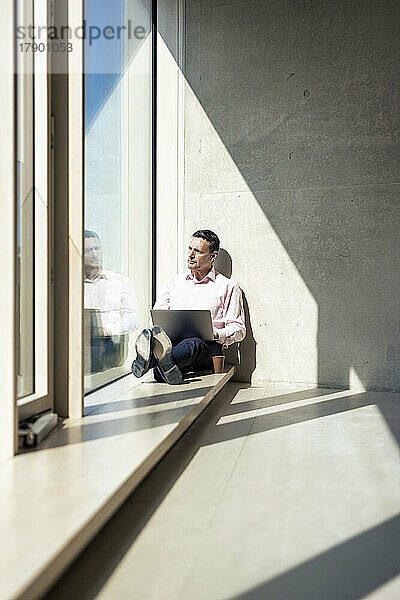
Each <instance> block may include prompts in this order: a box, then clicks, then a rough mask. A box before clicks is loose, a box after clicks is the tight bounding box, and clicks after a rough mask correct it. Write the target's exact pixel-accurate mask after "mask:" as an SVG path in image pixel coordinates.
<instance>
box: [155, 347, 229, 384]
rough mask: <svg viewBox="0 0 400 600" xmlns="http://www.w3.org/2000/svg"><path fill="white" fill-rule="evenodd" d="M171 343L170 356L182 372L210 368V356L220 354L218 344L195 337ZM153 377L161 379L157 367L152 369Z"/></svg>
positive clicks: (220, 348) (220, 349)
mask: <svg viewBox="0 0 400 600" xmlns="http://www.w3.org/2000/svg"><path fill="white" fill-rule="evenodd" d="M172 344H173V345H172V358H173V359H174V361H175V363H176V364H177V366H178V367H179V369H180V370H181V372H182V373H188V372H189V371H205V370H207V369H211V368H212V360H211V357H212V356H217V355H220V354H222V347H221V345H220V344H217V342H204V341H203V340H201V339H200V338H197V337H192V338H186V339H184V340H180V341H177V342H173V343H172ZM152 366H153V365H152ZM154 378H155V380H156V381H163V378H162V377H161V374H160V372H159V371H158V369H157V367H156V368H155V369H154Z"/></svg>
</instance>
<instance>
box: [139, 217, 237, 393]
mask: <svg viewBox="0 0 400 600" xmlns="http://www.w3.org/2000/svg"><path fill="white" fill-rule="evenodd" d="M218 250H219V239H218V236H217V235H216V234H215V233H214V232H213V231H210V230H209V229H204V230H200V231H196V232H195V233H194V234H193V236H192V239H191V241H190V245H189V253H188V259H187V264H188V269H189V270H188V272H186V273H182V274H180V275H176V276H174V277H172V278H171V279H170V280H169V281H168V283H167V285H166V287H165V289H164V290H163V291H162V293H161V294H160V296H159V298H158V299H157V302H156V303H155V305H154V308H155V309H165V310H181V309H193V310H195V309H203V310H204V309H207V310H210V311H211V318H212V324H213V331H214V340H215V341H212V342H205V341H203V340H201V339H200V338H198V337H189V338H186V339H183V340H180V341H177V342H174V343H172V342H171V340H170V339H169V337H168V336H167V334H166V333H165V332H164V331H163V330H162V329H161V327H158V326H155V327H153V329H152V330H150V329H144V330H143V331H142V332H141V334H140V335H139V337H138V338H137V340H136V352H137V356H136V359H135V360H134V361H133V363H132V372H133V374H134V375H135V376H136V377H142V375H144V374H145V373H146V372H147V371H148V370H149V368H151V367H155V369H154V378H155V379H156V381H166V382H167V383H170V384H175V383H180V382H181V381H182V373H187V372H189V371H203V370H206V369H210V368H211V365H212V356H217V355H220V354H221V352H222V348H227V347H228V346H229V345H230V344H233V343H234V342H240V341H242V340H243V339H244V337H245V335H246V327H245V324H244V314H243V303H242V292H241V290H240V288H239V286H238V285H237V284H235V283H233V282H232V281H231V280H230V279H228V278H227V277H225V276H224V275H221V273H218V272H217V271H216V270H215V268H214V265H213V263H214V262H215V260H216V258H217V256H218Z"/></svg>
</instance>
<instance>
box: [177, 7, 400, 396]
mask: <svg viewBox="0 0 400 600" xmlns="http://www.w3.org/2000/svg"><path fill="white" fill-rule="evenodd" d="M185 29H186V31H185V34H186V46H185V47H186V55H185V59H186V61H185V77H186V84H185V226H184V238H185V239H187V238H188V236H189V235H190V234H191V233H192V231H194V230H195V229H197V228H199V227H210V228H212V229H215V230H216V231H217V232H218V233H219V234H220V237H221V240H222V245H223V247H224V248H225V249H226V251H227V252H228V253H229V255H230V257H231V260H232V271H233V276H234V277H235V278H236V279H237V280H238V281H239V282H240V283H241V284H242V287H243V289H244V292H245V295H246V298H247V302H248V308H249V317H250V323H251V332H252V337H253V338H254V341H253V339H252V337H251V339H250V340H248V341H247V344H248V345H247V347H245V354H247V357H246V361H245V362H246V364H247V366H246V368H245V369H244V370H243V371H242V373H241V376H242V377H243V378H246V377H247V376H249V375H250V372H251V371H252V370H253V369H254V368H255V370H254V373H253V380H257V379H267V380H273V381H291V382H299V383H300V382H305V383H309V384H314V383H320V384H322V385H327V386H338V387H347V386H350V387H360V388H363V387H364V388H367V389H375V390H397V391H398V390H400V370H399V368H400V341H399V333H400V327H399V297H400V295H399V291H400V289H399V258H400V250H399V214H400V212H399V201H400V183H399V182H400V179H399V158H400V157H399V125H400V114H399V91H400V90H399V84H400V73H399V69H398V60H399V56H400V4H399V3H398V2H397V1H394V0H383V1H382V2H380V3H376V2H374V1H372V0H364V1H363V2H361V1H354V0H341V1H339V2H327V1H326V2H320V1H317V0H303V1H297V2H295V1H294V0H274V1H272V0H247V1H242V2H238V1H237V0H224V2H221V1H219V0H202V1H201V2H200V1H199V0H186V28H185ZM254 353H255V359H254ZM251 354H252V356H250V355H251Z"/></svg>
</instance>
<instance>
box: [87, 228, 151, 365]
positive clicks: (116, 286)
mask: <svg viewBox="0 0 400 600" xmlns="http://www.w3.org/2000/svg"><path fill="white" fill-rule="evenodd" d="M84 285H85V302H84V306H85V318H86V319H89V320H90V335H91V340H90V342H91V353H90V355H91V369H90V370H91V372H92V373H93V372H97V371H102V370H104V369H108V368H111V367H116V366H119V365H121V364H123V362H124V360H125V358H126V354H127V346H128V339H127V338H128V336H127V334H128V333H129V332H130V331H134V330H135V329H137V327H138V324H139V321H138V305H137V300H136V295H135V292H134V289H133V287H132V284H131V282H130V281H129V279H128V277H125V275H121V274H120V273H114V272H112V271H106V270H105V269H103V248H102V245H101V242H100V238H99V236H98V235H97V233H95V232H94V231H88V230H86V231H85V262H84Z"/></svg>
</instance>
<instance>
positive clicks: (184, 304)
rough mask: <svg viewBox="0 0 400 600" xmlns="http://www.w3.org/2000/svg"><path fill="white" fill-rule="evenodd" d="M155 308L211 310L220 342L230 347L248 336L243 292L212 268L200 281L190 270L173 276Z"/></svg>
mask: <svg viewBox="0 0 400 600" xmlns="http://www.w3.org/2000/svg"><path fill="white" fill-rule="evenodd" d="M154 308H156V309H164V310H165V309H166V310H170V309H172V310H183V309H190V308H192V309H208V310H210V311H211V318H212V323H213V328H214V331H216V332H217V333H218V339H217V340H216V341H217V342H218V343H220V344H223V345H224V346H229V345H230V344H233V343H234V342H240V341H241V340H243V339H244V337H245V335H246V327H245V324H244V313H243V302H242V292H241V289H240V288H239V286H238V285H237V284H235V283H233V282H232V281H231V280H230V279H228V278H227V277H225V276H224V275H221V273H218V272H217V271H215V269H214V268H213V269H211V271H209V272H208V274H207V275H206V276H205V277H204V278H203V279H201V281H197V279H195V278H194V277H193V276H192V274H191V272H190V271H188V272H187V273H181V274H179V275H175V276H174V277H172V278H171V279H170V280H169V281H168V283H167V285H166V287H165V289H164V290H163V291H162V292H161V294H160V296H159V297H158V298H157V302H156V303H155V305H154Z"/></svg>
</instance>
